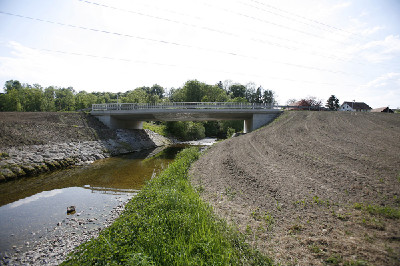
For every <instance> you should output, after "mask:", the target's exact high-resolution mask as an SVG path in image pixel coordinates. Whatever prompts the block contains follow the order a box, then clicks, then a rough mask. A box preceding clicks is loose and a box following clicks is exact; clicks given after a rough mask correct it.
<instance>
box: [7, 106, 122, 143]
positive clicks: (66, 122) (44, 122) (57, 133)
mask: <svg viewBox="0 0 400 266" xmlns="http://www.w3.org/2000/svg"><path fill="white" fill-rule="evenodd" d="M110 138H111V139H115V138H116V133H115V131H113V130H111V129H108V128H107V127H106V126H104V125H103V124H102V123H101V122H100V121H98V120H97V119H96V118H95V117H92V116H90V115H89V114H85V113H47V112H0V149H4V148H10V147H16V146H23V145H41V144H49V143H67V142H73V141H93V140H99V139H110Z"/></svg>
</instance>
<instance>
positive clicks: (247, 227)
mask: <svg viewBox="0 0 400 266" xmlns="http://www.w3.org/2000/svg"><path fill="white" fill-rule="evenodd" d="M245 232H246V234H247V235H252V234H253V230H251V227H250V225H247V226H246V231H245Z"/></svg>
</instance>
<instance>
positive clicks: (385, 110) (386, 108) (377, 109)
mask: <svg viewBox="0 0 400 266" xmlns="http://www.w3.org/2000/svg"><path fill="white" fill-rule="evenodd" d="M371 112H373V113H394V112H393V110H392V109H390V108H389V107H381V108H376V109H372V110H371Z"/></svg>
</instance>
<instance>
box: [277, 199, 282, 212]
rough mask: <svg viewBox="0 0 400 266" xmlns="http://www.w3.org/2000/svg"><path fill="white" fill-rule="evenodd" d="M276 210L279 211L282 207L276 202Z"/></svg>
mask: <svg viewBox="0 0 400 266" xmlns="http://www.w3.org/2000/svg"><path fill="white" fill-rule="evenodd" d="M276 209H277V210H278V211H280V210H281V209H282V205H281V204H279V201H276Z"/></svg>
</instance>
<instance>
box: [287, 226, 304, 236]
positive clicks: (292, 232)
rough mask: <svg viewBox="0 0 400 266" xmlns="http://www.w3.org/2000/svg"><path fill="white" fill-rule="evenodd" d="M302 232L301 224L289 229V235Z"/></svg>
mask: <svg viewBox="0 0 400 266" xmlns="http://www.w3.org/2000/svg"><path fill="white" fill-rule="evenodd" d="M302 230H303V226H302V225H301V224H294V225H292V226H291V227H290V228H289V234H292V235H294V234H297V233H299V232H300V231H302Z"/></svg>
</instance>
